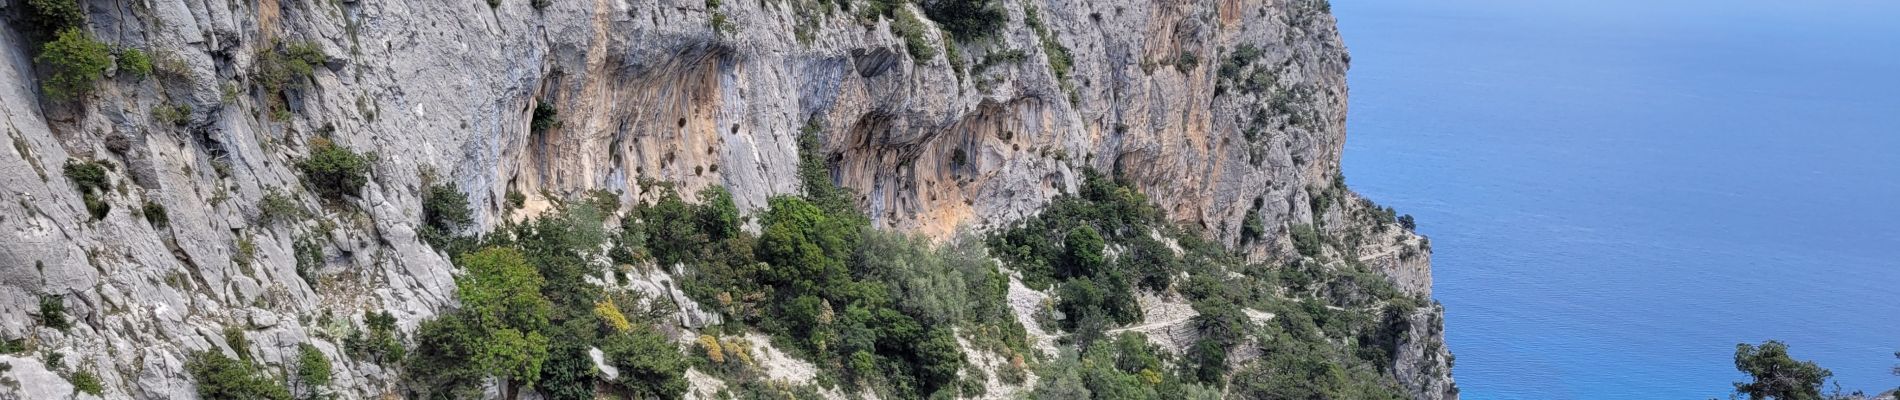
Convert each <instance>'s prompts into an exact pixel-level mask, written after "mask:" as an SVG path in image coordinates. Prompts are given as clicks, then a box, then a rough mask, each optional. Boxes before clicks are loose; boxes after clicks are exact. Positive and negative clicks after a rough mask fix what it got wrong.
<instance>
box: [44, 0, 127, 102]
mask: <svg viewBox="0 0 1900 400" xmlns="http://www.w3.org/2000/svg"><path fill="white" fill-rule="evenodd" d="M47 1H49V2H56V1H58V0H47ZM33 60H34V61H38V62H39V63H40V64H43V65H46V66H47V69H48V70H49V71H51V73H49V74H47V75H48V76H47V77H46V80H45V81H42V82H40V89H41V90H43V91H45V92H46V96H47V97H49V98H51V99H53V100H56V101H64V100H71V99H75V98H78V97H79V96H83V95H85V94H86V93H90V92H92V88H93V83H94V82H97V81H99V78H102V77H104V76H105V73H106V69H107V68H109V67H111V66H112V51H111V49H108V48H106V44H105V43H99V41H97V40H93V38H92V34H90V33H87V32H86V31H85V30H82V29H78V28H67V29H65V30H61V31H59V38H58V39H54V40H53V41H52V42H48V43H46V46H45V47H44V48H42V49H41V50H40V55H39V56H38V57H34V58H33Z"/></svg>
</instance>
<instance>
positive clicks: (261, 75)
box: [256, 42, 330, 94]
mask: <svg viewBox="0 0 1900 400" xmlns="http://www.w3.org/2000/svg"><path fill="white" fill-rule="evenodd" d="M329 60H330V56H328V55H325V54H323V46H321V45H318V44H317V43H315V42H295V43H275V44H273V45H272V46H270V48H267V49H264V50H262V51H260V52H259V53H258V55H257V66H256V68H257V72H256V77H257V82H258V84H259V85H262V86H263V87H264V89H265V91H266V92H269V93H273V94H281V93H283V91H284V90H285V89H291V88H302V87H304V86H305V85H308V84H309V78H310V77H311V76H313V75H315V74H316V66H318V65H322V64H323V63H326V62H329Z"/></svg>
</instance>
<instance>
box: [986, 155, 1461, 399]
mask: <svg viewBox="0 0 1900 400" xmlns="http://www.w3.org/2000/svg"><path fill="white" fill-rule="evenodd" d="M1254 229H1257V230H1261V231H1263V232H1264V228H1254ZM1292 232H1293V233H1292V235H1293V236H1294V237H1295V241H1296V242H1303V243H1304V244H1301V245H1299V247H1301V249H1300V250H1301V253H1302V254H1306V255H1308V256H1309V257H1306V258H1298V259H1295V260H1293V261H1290V262H1287V263H1286V264H1285V265H1279V266H1274V265H1265V264H1253V263H1247V262H1245V261H1244V260H1242V259H1241V258H1240V257H1238V256H1237V255H1235V254H1232V253H1231V252H1230V251H1228V250H1227V249H1225V248H1224V247H1222V246H1221V245H1219V244H1217V243H1213V242H1210V241H1207V240H1204V239H1201V237H1202V235H1200V234H1199V233H1197V232H1192V231H1188V230H1184V229H1181V228H1179V227H1175V226H1171V225H1170V224H1168V223H1166V222H1165V218H1164V215H1162V213H1161V212H1160V211H1159V210H1157V209H1155V208H1154V207H1153V206H1152V205H1150V204H1149V203H1148V201H1147V199H1146V197H1145V196H1143V195H1141V194H1140V193H1139V192H1137V191H1135V190H1134V189H1133V188H1132V187H1129V186H1128V185H1126V184H1123V183H1120V182H1117V181H1115V180H1113V179H1111V178H1108V177H1105V176H1101V175H1099V174H1094V173H1089V174H1085V179H1084V182H1083V184H1082V185H1081V187H1080V189H1079V190H1078V192H1077V193H1076V194H1074V195H1065V196H1061V197H1058V198H1056V199H1055V200H1054V201H1053V202H1052V203H1051V204H1050V205H1049V206H1048V207H1047V208H1045V209H1044V210H1043V212H1042V214H1041V215H1039V216H1037V217H1035V218H1030V219H1028V220H1025V221H1022V222H1020V223H1018V224H1017V225H1015V226H1014V227H1012V228H1010V229H1007V230H1004V231H1002V232H999V233H998V234H996V235H995V236H993V237H992V238H991V239H990V245H991V248H992V249H993V250H995V253H996V255H997V256H998V257H1000V258H1002V259H1003V260H1004V261H1005V262H1006V263H1007V264H1008V265H1009V266H1010V267H1012V268H1013V269H1015V270H1017V271H1019V272H1021V273H1022V279H1023V283H1024V284H1025V285H1028V286H1030V287H1031V288H1054V289H1055V293H1056V295H1057V298H1058V300H1057V304H1056V307H1055V309H1056V311H1058V312H1059V314H1060V316H1059V325H1060V326H1061V327H1062V328H1063V329H1064V330H1067V331H1068V332H1070V335H1069V336H1068V337H1067V338H1066V339H1067V341H1069V342H1072V343H1075V344H1076V345H1077V346H1079V347H1080V348H1084V349H1093V348H1094V347H1095V346H1096V344H1095V343H1097V342H1099V341H1101V340H1104V339H1105V338H1104V335H1103V333H1104V332H1105V331H1106V330H1107V329H1108V328H1110V327H1113V326H1116V325H1126V324H1131V323H1134V322H1136V321H1140V320H1141V319H1142V317H1143V316H1142V315H1141V311H1140V309H1139V307H1138V306H1137V304H1136V301H1135V294H1136V293H1137V291H1149V292H1158V293H1165V292H1169V291H1173V292H1176V293H1180V294H1181V295H1182V296H1183V297H1185V298H1186V299H1187V300H1188V301H1190V302H1191V303H1192V305H1193V307H1194V309H1195V311H1196V312H1198V313H1199V315H1198V316H1196V317H1195V318H1194V320H1193V321H1192V322H1191V323H1192V324H1193V326H1194V327H1195V328H1196V329H1197V330H1198V331H1199V333H1200V339H1199V340H1198V341H1197V342H1196V343H1195V344H1194V345H1193V346H1191V347H1190V348H1188V349H1186V352H1185V353H1184V354H1182V355H1181V357H1179V359H1177V360H1173V361H1172V367H1171V368H1170V369H1169V370H1170V372H1171V373H1172V374H1174V375H1175V376H1179V377H1180V378H1181V379H1182V380H1183V382H1187V383H1194V384H1203V385H1210V386H1213V387H1219V386H1220V385H1222V384H1223V383H1224V382H1228V381H1230V379H1227V377H1228V376H1229V375H1230V374H1239V375H1238V376H1235V377H1233V378H1232V379H1231V382H1233V387H1232V388H1230V390H1231V391H1232V392H1233V393H1244V394H1245V396H1244V397H1248V398H1399V397H1401V396H1400V394H1399V392H1398V389H1397V385H1396V382H1395V381H1394V380H1393V379H1392V378H1391V377H1390V375H1389V371H1390V368H1391V367H1392V363H1393V361H1394V358H1395V354H1396V352H1397V350H1398V346H1400V345H1401V344H1402V342H1403V341H1404V339H1403V337H1404V335H1405V332H1406V331H1407V330H1408V329H1410V326H1411V325H1410V322H1409V321H1410V319H1409V317H1410V316H1411V315H1412V314H1414V310H1415V309H1417V308H1418V307H1420V306H1423V305H1424V303H1423V300H1422V299H1419V298H1417V297H1414V296H1410V295H1406V294H1404V293H1402V292H1400V291H1398V290H1397V289H1396V288H1394V287H1392V285H1391V284H1390V283H1389V282H1387V281H1386V280H1385V278H1384V277H1382V276H1379V275H1378V274H1377V273H1374V272H1372V271H1370V270H1368V269H1367V268H1365V267H1364V266H1362V265H1358V264H1357V263H1356V262H1355V261H1353V260H1343V261H1329V260H1325V259H1324V257H1323V256H1322V255H1321V252H1320V251H1319V249H1318V248H1319V247H1320V246H1324V245H1325V244H1326V243H1327V242H1326V241H1324V240H1321V238H1319V236H1321V234H1320V233H1319V232H1318V231H1317V230H1315V229H1312V227H1310V226H1306V225H1296V226H1294V227H1293V229H1292ZM1261 234H1263V233H1255V234H1254V235H1261ZM1308 247H1310V248H1308ZM1105 255H1112V256H1105ZM1183 277H1185V279H1183ZM1246 310H1253V311H1256V312H1264V313H1271V314H1273V315H1274V317H1273V318H1272V319H1271V320H1269V321H1264V323H1263V322H1261V321H1256V320H1254V319H1253V318H1251V317H1249V316H1248V315H1247V312H1246ZM1244 346H1251V347H1255V348H1257V349H1259V350H1260V351H1262V352H1263V356H1262V357H1261V358H1259V359H1256V360H1252V361H1249V362H1247V363H1244V364H1242V368H1241V369H1240V370H1238V371H1229V370H1228V366H1229V365H1230V360H1229V359H1228V357H1229V356H1230V355H1231V354H1235V353H1237V350H1239V349H1240V348H1241V347H1244ZM1084 358H1085V359H1086V357H1084ZM1090 390H1092V391H1097V392H1099V390H1097V389H1090ZM1120 398H1129V397H1120ZM1134 398H1140V397H1134Z"/></svg>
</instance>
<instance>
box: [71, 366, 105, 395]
mask: <svg viewBox="0 0 1900 400" xmlns="http://www.w3.org/2000/svg"><path fill="white" fill-rule="evenodd" d="M71 381H72V383H73V391H75V392H79V393H85V394H90V395H93V396H98V395H102V394H105V392H106V387H105V385H104V384H102V383H100V382H99V376H98V375H93V374H92V372H91V371H79V372H74V373H73V376H72V379H71Z"/></svg>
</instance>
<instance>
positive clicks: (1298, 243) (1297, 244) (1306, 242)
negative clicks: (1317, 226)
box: [1291, 224, 1325, 257]
mask: <svg viewBox="0 0 1900 400" xmlns="http://www.w3.org/2000/svg"><path fill="white" fill-rule="evenodd" d="M1291 230H1292V235H1293V249H1294V250H1298V251H1299V252H1300V254H1301V255H1305V256H1307V257H1318V256H1319V255H1320V252H1321V251H1322V249H1321V248H1322V247H1323V246H1325V243H1324V242H1322V240H1323V239H1321V238H1320V236H1319V231H1318V230H1314V229H1313V226H1312V225H1307V224H1296V225H1293V227H1292V228H1291Z"/></svg>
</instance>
